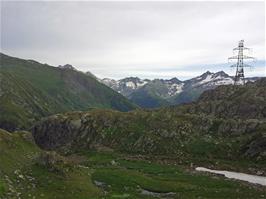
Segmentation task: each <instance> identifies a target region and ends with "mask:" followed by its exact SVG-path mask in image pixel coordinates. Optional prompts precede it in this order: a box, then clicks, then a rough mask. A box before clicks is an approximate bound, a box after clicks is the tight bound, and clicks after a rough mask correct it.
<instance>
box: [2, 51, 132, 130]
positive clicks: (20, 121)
mask: <svg viewBox="0 0 266 199" xmlns="http://www.w3.org/2000/svg"><path fill="white" fill-rule="evenodd" d="M0 80H1V98H0V112H1V114H0V127H2V128H5V129H12V130H13V129H16V128H26V127H29V125H31V124H32V123H33V121H36V120H38V119H40V118H41V117H43V116H47V115H51V114H54V113H59V112H66V111H72V110H88V109H90V108H93V107H100V108H112V109H117V110H120V111H128V110H131V109H134V108H136V106H135V105H134V104H132V103H131V102H129V101H128V100H127V99H126V98H124V97H123V96H122V95H120V94H118V93H116V92H115V91H113V90H112V89H110V88H108V87H107V86H105V85H103V84H101V83H99V82H98V81H97V80H96V79H95V78H93V77H92V76H90V75H86V74H84V73H82V72H79V71H75V70H70V69H60V68H57V67H52V66H49V65H47V64H40V63H38V62H36V61H32V60H23V59H18V58H14V57H10V56H7V55H4V54H0Z"/></svg>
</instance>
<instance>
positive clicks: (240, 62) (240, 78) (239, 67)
mask: <svg viewBox="0 0 266 199" xmlns="http://www.w3.org/2000/svg"><path fill="white" fill-rule="evenodd" d="M246 50H248V51H250V48H246V47H244V40H240V41H239V43H238V47H237V48H234V49H233V51H234V52H237V55H236V56H232V57H229V58H228V61H230V60H234V59H237V63H236V64H233V65H232V66H231V67H236V75H235V79H234V85H244V84H245V76H244V67H251V66H250V65H247V64H245V63H244V60H245V59H252V60H254V59H255V58H254V57H250V56H247V55H244V51H246Z"/></svg>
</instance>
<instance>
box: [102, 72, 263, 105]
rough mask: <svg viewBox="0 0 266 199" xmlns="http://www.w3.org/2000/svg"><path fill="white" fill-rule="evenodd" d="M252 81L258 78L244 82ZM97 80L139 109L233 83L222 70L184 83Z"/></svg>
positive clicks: (184, 99) (191, 97)
mask: <svg viewBox="0 0 266 199" xmlns="http://www.w3.org/2000/svg"><path fill="white" fill-rule="evenodd" d="M256 79H258V78H247V81H250V82H253V81H255V80H256ZM99 81H100V82H102V83H104V84H106V85H107V86H109V87H110V88H112V89H114V90H115V91H117V92H119V93H121V94H122V95H124V96H125V97H127V98H128V99H130V100H132V101H133V102H134V103H136V104H137V105H139V106H140V107H143V108H154V107H161V106H169V105H176V104H181V103H188V102H192V101H195V100H197V98H198V97H199V96H200V94H201V93H202V92H204V91H205V90H210V89H214V88H216V87H217V86H220V85H230V84H233V82H234V78H233V77H231V76H229V75H228V74H226V73H225V72H223V71H220V72H216V73H212V72H209V71H207V72H206V73H203V74H202V75H200V76H198V77H195V78H192V79H189V80H186V81H180V80H179V79H177V78H172V79H169V80H164V79H154V80H148V79H140V78H138V77H128V78H124V79H120V80H114V79H108V78H105V79H102V80H99Z"/></svg>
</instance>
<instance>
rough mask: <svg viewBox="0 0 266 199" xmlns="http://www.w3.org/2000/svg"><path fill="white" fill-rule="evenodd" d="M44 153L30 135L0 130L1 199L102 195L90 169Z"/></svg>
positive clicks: (90, 196) (92, 196)
mask: <svg viewBox="0 0 266 199" xmlns="http://www.w3.org/2000/svg"><path fill="white" fill-rule="evenodd" d="M43 153H44V152H42V151H41V150H40V149H39V148H38V147H37V146H36V145H35V144H34V142H33V139H32V137H31V134H30V133H29V132H15V133H9V132H7V131H5V130H2V129H0V162H1V164H0V198H7V199H8V198H22V199H24V198H25V199H26V198H47V199H51V198H84V199H85V198H95V197H98V196H100V195H101V191H100V190H99V189H98V188H97V187H96V186H95V185H93V184H92V182H91V180H90V176H89V175H88V172H90V170H89V169H84V168H79V167H75V166H74V165H73V163H71V164H66V163H64V161H63V160H64V159H65V158H63V157H60V156H59V155H55V154H53V155H49V156H48V157H49V158H47V156H45V155H42V154H43ZM44 154H45V153H44ZM43 156H45V158H43ZM41 158H42V159H41ZM60 158H61V159H60ZM40 159H41V160H40ZM76 166H78V165H76Z"/></svg>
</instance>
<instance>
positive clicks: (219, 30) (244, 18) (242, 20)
mask: <svg viewBox="0 0 266 199" xmlns="http://www.w3.org/2000/svg"><path fill="white" fill-rule="evenodd" d="M264 15H265V10H264V3H263V2H2V1H1V51H2V52H4V53H7V54H10V55H13V56H18V57H22V58H30V59H36V60H38V61H41V62H45V63H48V64H51V65H59V64H65V63H70V64H72V65H74V66H75V67H76V68H78V69H79V70H82V71H88V70H89V71H91V72H93V73H94V74H96V75H98V76H99V77H113V78H121V77H125V76H140V77H147V78H153V77H156V78H167V77H173V76H176V77H179V78H181V79H184V78H189V77H191V76H194V75H198V74H200V73H202V72H204V71H205V70H210V71H218V70H224V71H226V72H229V73H231V74H234V71H232V70H230V68H229V65H226V64H224V63H226V62H227V57H228V56H231V55H232V48H234V47H236V45H237V42H238V41H239V40H240V39H245V41H246V45H247V46H248V47H252V48H253V53H254V56H256V57H257V59H258V60H265V37H264V35H265V19H264V18H265V16H264ZM256 66H257V67H256V68H254V69H253V70H252V71H249V70H247V75H260V76H262V75H264V76H265V75H266V71H265V62H264V61H259V62H257V64H256Z"/></svg>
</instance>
